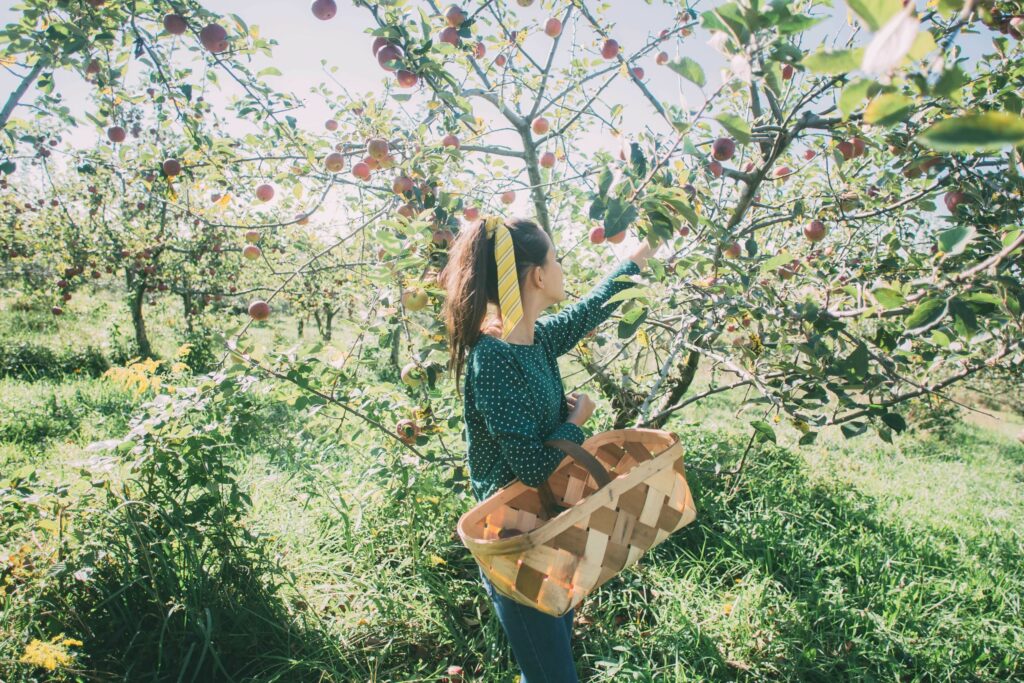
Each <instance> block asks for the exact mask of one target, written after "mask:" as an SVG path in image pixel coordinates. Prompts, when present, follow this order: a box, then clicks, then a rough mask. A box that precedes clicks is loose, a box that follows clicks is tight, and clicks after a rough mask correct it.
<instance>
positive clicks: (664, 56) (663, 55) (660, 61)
mask: <svg viewBox="0 0 1024 683" xmlns="http://www.w3.org/2000/svg"><path fill="white" fill-rule="evenodd" d="M654 63H655V64H657V65H658V66H664V65H665V64H668V53H667V52H665V51H662V52H659V53H658V56H657V57H655V58H654Z"/></svg>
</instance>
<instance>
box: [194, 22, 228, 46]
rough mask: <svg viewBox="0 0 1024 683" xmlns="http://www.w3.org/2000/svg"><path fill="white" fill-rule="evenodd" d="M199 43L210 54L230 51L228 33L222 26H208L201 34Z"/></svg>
mask: <svg viewBox="0 0 1024 683" xmlns="http://www.w3.org/2000/svg"><path fill="white" fill-rule="evenodd" d="M199 42H200V43H202V44H203V47H205V48H206V49H207V50H209V51H210V52H224V50H226V49H228V32H227V31H226V30H224V27H223V26H221V25H220V24H207V25H206V26H204V27H203V30H201V31H200V32H199Z"/></svg>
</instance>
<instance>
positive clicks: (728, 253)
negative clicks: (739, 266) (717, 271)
mask: <svg viewBox="0 0 1024 683" xmlns="http://www.w3.org/2000/svg"><path fill="white" fill-rule="evenodd" d="M722 253H723V254H725V257H726V258H739V255H740V244H739V242H733V243H731V244H730V245H729V246H727V247H726V248H725V249H723V250H722Z"/></svg>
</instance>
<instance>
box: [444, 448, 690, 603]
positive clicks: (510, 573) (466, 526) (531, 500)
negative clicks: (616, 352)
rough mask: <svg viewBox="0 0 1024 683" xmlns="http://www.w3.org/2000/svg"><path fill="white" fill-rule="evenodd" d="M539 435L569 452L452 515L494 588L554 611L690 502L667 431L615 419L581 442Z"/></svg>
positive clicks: (635, 552) (664, 532) (677, 518)
mask: <svg viewBox="0 0 1024 683" xmlns="http://www.w3.org/2000/svg"><path fill="white" fill-rule="evenodd" d="M545 444H546V445H549V446H555V447H558V448H561V449H562V450H563V451H565V452H566V453H567V457H566V458H565V459H564V460H562V462H561V463H560V464H559V465H558V468H557V469H556V470H555V471H554V473H552V475H551V477H550V478H549V479H548V481H547V482H546V483H545V484H544V485H542V486H540V487H537V488H532V487H529V486H527V485H526V484H524V483H522V482H521V481H519V480H516V481H514V482H512V483H511V484H509V485H508V486H506V487H504V488H502V489H499V490H498V491H496V492H495V493H494V494H493V495H491V496H490V497H489V498H487V499H486V500H483V501H481V502H480V503H478V504H477V505H476V506H475V507H473V509H471V510H469V511H468V512H466V513H465V514H464V515H462V517H461V518H459V524H458V532H459V537H460V538H461V539H462V542H463V544H464V545H465V546H466V547H467V548H469V551H470V552H471V553H472V554H473V557H474V558H475V559H476V561H477V563H478V564H479V565H480V567H481V569H482V570H483V573H484V575H485V576H487V578H488V579H490V581H491V583H492V584H493V585H494V588H495V589H496V590H497V591H498V592H500V593H501V594H502V595H505V596H507V597H509V598H510V599H512V600H514V601H516V602H518V603H520V604H523V605H528V606H530V607H533V608H534V609H537V610H540V611H541V612H544V613H546V614H550V615H552V616H561V615H563V614H565V613H566V612H568V611H569V610H570V609H572V608H573V607H575V606H576V605H578V604H579V603H580V601H582V600H583V598H584V597H585V596H586V595H587V594H588V593H590V592H591V591H593V590H594V589H595V588H597V587H598V586H600V585H601V584H603V583H604V582H605V581H607V580H608V579H610V578H612V577H613V576H615V575H616V574H618V573H619V572H621V571H622V570H623V569H625V568H626V567H628V566H630V565H631V564H633V563H634V562H636V561H637V560H638V559H640V556H641V555H643V554H644V552H646V551H647V550H649V549H650V548H653V547H654V546H656V545H658V544H659V543H661V542H662V541H664V540H665V539H666V538H668V536H669V534H671V533H672V532H674V531H676V530H678V529H681V528H682V527H684V526H686V525H687V524H689V523H690V522H692V521H693V520H694V519H695V518H696V516H697V509H696V508H695V507H694V504H693V498H692V496H691V495H690V487H689V486H688V485H687V483H686V476H685V470H684V468H683V448H682V445H681V444H680V442H679V437H678V436H677V435H676V434H675V433H673V432H666V431H662V430H660V429H616V430H612V431H607V432H601V433H600V434H595V435H594V436H592V437H590V438H589V439H587V440H586V441H584V442H583V447H582V448H580V446H578V445H577V444H575V443H573V442H571V441H566V440H552V441H547V442H545ZM609 473H610V474H609ZM562 505H568V506H569V507H562Z"/></svg>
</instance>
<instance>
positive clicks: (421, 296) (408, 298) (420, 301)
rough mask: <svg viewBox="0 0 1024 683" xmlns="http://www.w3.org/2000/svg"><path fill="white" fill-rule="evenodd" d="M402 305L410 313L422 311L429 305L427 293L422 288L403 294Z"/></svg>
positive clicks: (415, 288) (414, 288)
mask: <svg viewBox="0 0 1024 683" xmlns="http://www.w3.org/2000/svg"><path fill="white" fill-rule="evenodd" d="M402 305H403V306H405V307H406V308H407V309H409V310H410V311H419V310H422V309H423V307H424V306H426V305H427V293H426V291H424V290H423V289H422V288H420V287H413V288H412V289H407V290H405V291H404V292H402Z"/></svg>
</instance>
